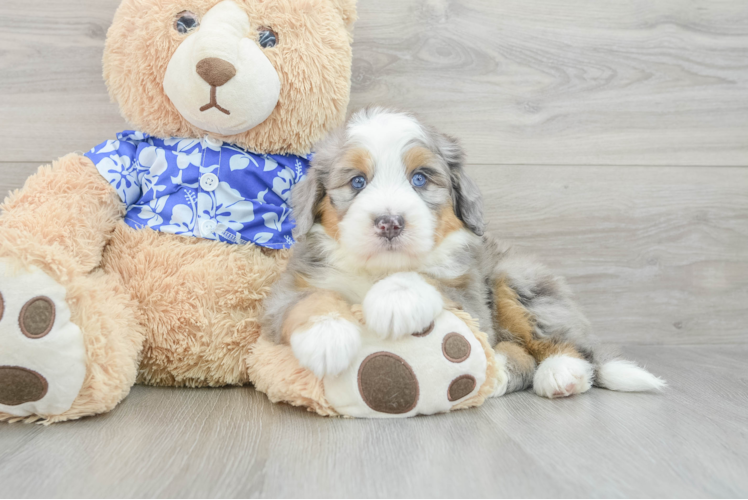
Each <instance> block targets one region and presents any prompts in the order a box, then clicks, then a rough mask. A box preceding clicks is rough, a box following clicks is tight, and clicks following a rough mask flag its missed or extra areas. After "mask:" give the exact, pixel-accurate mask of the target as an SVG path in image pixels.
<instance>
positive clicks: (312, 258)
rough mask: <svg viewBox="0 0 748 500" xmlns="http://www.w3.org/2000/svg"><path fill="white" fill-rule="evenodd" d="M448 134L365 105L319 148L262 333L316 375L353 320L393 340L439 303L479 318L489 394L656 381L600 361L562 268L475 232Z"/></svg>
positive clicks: (632, 386) (628, 386)
mask: <svg viewBox="0 0 748 500" xmlns="http://www.w3.org/2000/svg"><path fill="white" fill-rule="evenodd" d="M463 156H464V155H463V152H462V150H461V149H460V146H459V145H458V143H457V142H456V141H455V140H453V139H451V138H449V137H447V136H445V135H442V134H440V133H438V132H436V131H435V130H433V129H431V128H430V127H427V126H425V125H423V124H421V123H420V122H419V121H418V120H417V119H416V118H415V117H413V116H412V115H410V114H408V113H401V112H394V111H389V110H385V109H380V108H374V109H365V110H363V111H360V112H358V113H356V114H355V115H353V116H352V117H351V118H350V120H349V121H348V123H347V124H346V125H345V126H344V127H342V128H341V129H339V130H338V131H336V132H334V133H332V134H331V135H330V136H328V137H327V138H326V139H325V140H324V141H322V142H321V143H320V144H319V145H318V146H317V148H316V152H315V157H314V160H313V162H312V167H311V169H310V171H309V174H308V176H307V178H306V179H305V180H304V181H302V182H301V183H300V184H299V185H297V186H296V187H295V188H294V190H293V192H292V195H291V203H292V206H293V212H294V214H295V216H296V222H297V227H296V235H297V237H298V243H297V245H296V246H295V248H294V253H293V256H292V258H291V261H290V263H289V265H288V269H287V270H286V272H285V274H284V275H283V276H282V278H281V279H280V281H279V282H277V283H276V284H275V285H274V288H273V290H272V293H271V295H270V297H269V298H268V299H267V302H266V305H265V309H266V313H265V317H264V320H263V322H264V325H263V326H264V331H265V334H266V335H270V336H271V337H272V338H273V339H274V340H275V341H276V342H285V343H289V344H290V345H291V347H292V349H293V352H294V354H295V356H296V357H297V358H298V360H299V362H300V364H301V365H303V366H304V367H306V368H309V369H310V370H312V371H313V372H314V373H315V374H316V375H317V376H319V377H324V376H325V375H335V374H338V373H340V372H342V371H343V370H345V369H346V368H347V367H348V365H349V363H350V362H351V360H352V358H353V356H354V355H355V354H356V352H357V350H358V348H359V346H360V344H361V339H360V329H361V328H362V326H361V325H360V324H359V322H358V321H357V320H356V319H355V318H354V317H353V315H352V314H351V305H353V304H361V305H362V306H363V315H364V318H365V322H366V328H368V329H369V330H371V331H373V332H374V333H375V334H377V335H380V336H381V337H383V338H399V337H401V336H404V335H410V334H411V333H412V332H414V331H421V330H423V329H425V328H427V327H428V326H429V325H430V323H431V322H432V321H433V320H434V318H435V317H436V316H437V315H438V314H439V313H440V312H441V310H442V309H443V308H444V305H445V304H446V303H456V304H458V305H459V306H461V307H462V308H463V309H465V310H466V311H467V312H469V313H470V314H471V315H472V316H473V317H474V318H477V319H478V320H479V322H480V327H481V329H482V330H483V331H484V332H486V333H487V334H488V336H489V341H490V342H492V345H495V352H496V356H497V357H501V358H504V359H502V360H501V361H502V363H501V366H504V367H505V368H504V369H505V370H506V373H505V374H504V375H505V376H504V377H503V378H502V380H504V383H503V384H501V386H500V387H498V388H497V390H496V392H495V395H501V394H505V393H507V392H512V391H518V390H522V389H525V388H527V387H530V386H532V387H533V388H534V390H535V392H536V393H537V394H538V395H540V396H544V397H548V398H553V397H563V396H570V395H572V394H578V393H582V392H585V391H587V390H589V389H590V387H591V386H592V385H593V384H596V385H598V386H600V387H605V388H608V389H613V390H620V391H640V390H648V389H657V388H660V387H662V386H664V381H663V380H661V379H659V378H657V377H655V376H654V375H652V374H650V373H649V372H647V371H645V370H644V369H642V368H639V367H638V366H636V365H635V364H633V363H631V362H629V361H624V360H619V359H612V358H606V359H601V357H600V355H599V354H598V352H596V349H595V347H594V344H593V342H592V340H591V335H590V324H589V322H588V321H587V319H586V318H585V317H584V316H583V315H582V313H581V312H580V311H579V309H578V308H577V306H576V304H575V303H574V301H573V300H572V297H571V293H570V291H569V288H568V287H567V285H566V284H565V283H564V281H563V280H562V279H561V278H558V277H556V276H553V275H552V274H550V273H549V272H548V271H547V270H546V269H545V268H544V267H543V266H541V265H539V264H537V263H535V262H533V261H532V260H531V259H528V258H526V257H522V256H518V255H515V254H514V253H512V252H509V251H505V250H503V249H502V248H501V247H500V246H499V244H498V243H497V242H496V241H495V240H494V239H493V238H491V237H489V236H486V235H484V222H483V210H482V199H481V195H480V192H479V190H478V188H477V187H476V185H475V184H474V183H473V181H472V180H470V178H468V177H467V175H466V174H465V171H464V169H463Z"/></svg>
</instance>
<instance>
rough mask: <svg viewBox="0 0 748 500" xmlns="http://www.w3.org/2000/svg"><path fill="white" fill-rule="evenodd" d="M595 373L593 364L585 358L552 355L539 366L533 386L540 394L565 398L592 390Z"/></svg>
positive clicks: (546, 396)
mask: <svg viewBox="0 0 748 500" xmlns="http://www.w3.org/2000/svg"><path fill="white" fill-rule="evenodd" d="M593 373H594V370H593V367H592V364H591V363H589V362H588V361H585V360H583V359H579V358H575V357H572V356H567V355H563V354H562V355H557V356H550V357H548V358H546V359H545V360H544V361H543V362H542V363H540V366H538V370H537V371H536V372H535V377H534V378H533V381H532V386H533V389H534V390H535V394H537V395H538V396H543V397H545V398H563V397H566V396H571V395H572V394H581V393H583V392H587V391H588V390H590V387H592V376H593Z"/></svg>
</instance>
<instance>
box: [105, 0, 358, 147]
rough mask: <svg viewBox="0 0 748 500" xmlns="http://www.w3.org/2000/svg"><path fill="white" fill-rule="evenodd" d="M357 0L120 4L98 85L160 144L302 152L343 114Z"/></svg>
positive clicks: (129, 0)
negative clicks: (208, 143) (185, 140)
mask: <svg viewBox="0 0 748 500" xmlns="http://www.w3.org/2000/svg"><path fill="white" fill-rule="evenodd" d="M355 3H356V0H123V2H122V4H121V5H120V7H119V9H118V10H117V14H116V15H115V18H114V23H113V24H112V27H111V28H110V29H109V33H108V35H107V43H106V50H105V53H104V79H105V80H106V82H107V86H108V87H109V91H110V93H111V95H112V98H113V99H114V100H115V101H116V102H117V103H118V104H119V106H120V109H121V111H122V114H123V116H124V117H125V119H126V120H128V121H129V122H130V123H131V124H132V125H134V126H135V127H137V128H138V129H139V130H141V131H143V132H146V133H149V134H151V135H154V136H158V137H194V138H200V137H202V136H204V135H206V134H211V135H213V136H216V137H219V138H221V139H223V140H225V141H227V142H230V143H233V144H236V145H238V146H241V147H243V148H246V149H249V150H252V151H255V152H258V153H292V154H305V153H308V152H309V150H310V149H311V145H312V144H313V143H314V142H315V141H316V140H318V139H319V138H320V137H321V136H322V135H324V134H325V133H326V132H327V131H329V130H330V129H331V128H333V127H335V126H336V125H338V124H339V123H340V122H341V121H342V120H343V118H344V117H345V112H346V107H347V105H348V99H349V95H350V74H351V60H352V56H351V29H352V25H353V21H354V20H355V17H356V10H355Z"/></svg>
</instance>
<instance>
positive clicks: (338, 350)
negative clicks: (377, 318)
mask: <svg viewBox="0 0 748 500" xmlns="http://www.w3.org/2000/svg"><path fill="white" fill-rule="evenodd" d="M312 321H313V325H312V326H311V327H310V328H308V329H306V330H302V331H296V332H294V334H293V335H291V349H292V350H293V353H294V356H296V359H298V360H299V363H300V364H301V366H303V367H304V368H308V369H309V370H311V371H312V372H313V373H314V374H315V375H316V376H317V377H319V378H323V377H324V376H325V375H337V374H339V373H341V372H342V371H343V370H345V369H346V368H348V365H350V364H351V361H352V360H353V358H354V357H355V356H356V354H357V353H358V350H359V349H360V348H361V331H360V329H359V327H358V325H356V324H354V323H351V322H350V321H348V320H345V319H343V318H341V317H340V316H337V315H329V316H318V317H315V318H312Z"/></svg>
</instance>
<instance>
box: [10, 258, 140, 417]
mask: <svg viewBox="0 0 748 500" xmlns="http://www.w3.org/2000/svg"><path fill="white" fill-rule="evenodd" d="M0 311H1V312H0V420H13V419H16V418H21V419H23V418H25V419H27V420H28V421H35V420H39V419H43V420H45V422H48V423H51V422H59V421H63V420H70V419H75V418H80V417H83V416H87V415H94V414H97V413H103V412H106V411H109V410H111V409H112V408H114V406H116V405H117V403H119V402H120V401H121V400H122V398H124V397H125V396H126V395H127V393H128V392H129V390H130V387H131V386H132V385H133V384H134V382H135V377H136V375H137V368H138V355H139V352H140V350H141V348H142V343H143V338H144V335H143V332H142V328H141V327H140V325H139V324H138V323H137V321H136V317H137V316H136V314H135V308H134V305H133V304H132V301H131V300H130V298H129V296H128V295H126V294H125V293H124V290H123V288H122V286H121V284H120V283H119V280H118V277H116V276H112V275H108V274H106V273H104V272H103V271H101V270H97V271H94V272H93V273H90V274H87V275H82V276H76V277H73V278H71V279H70V280H69V281H68V283H67V284H66V286H63V285H61V284H60V283H58V282H57V281H55V280H54V279H52V278H51V277H50V276H49V275H48V274H46V273H45V272H43V271H42V270H40V269H39V268H36V267H32V268H28V269H24V268H21V267H17V266H14V265H13V264H12V263H11V262H9V261H8V260H7V259H0Z"/></svg>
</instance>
